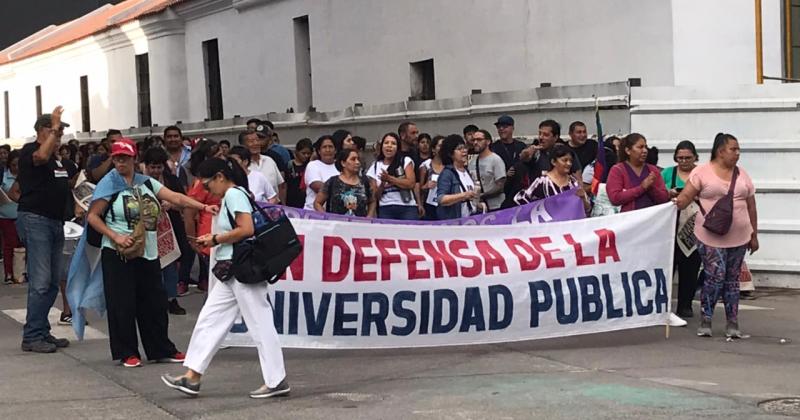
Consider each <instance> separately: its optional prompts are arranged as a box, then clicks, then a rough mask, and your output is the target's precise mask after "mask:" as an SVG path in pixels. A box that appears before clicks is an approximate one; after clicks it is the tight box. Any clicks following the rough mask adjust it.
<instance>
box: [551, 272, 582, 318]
mask: <svg viewBox="0 0 800 420" xmlns="http://www.w3.org/2000/svg"><path fill="white" fill-rule="evenodd" d="M562 288H563V286H562V285H561V279H556V280H554V281H553V291H554V292H555V294H556V319H558V323H559V324H561V325H564V324H574V323H575V321H577V320H578V310H579V309H578V288H577V287H576V286H575V279H574V278H572V277H570V278H568V279H567V288H569V313H566V311H565V309H564V301H565V299H564V291H563V289H562Z"/></svg>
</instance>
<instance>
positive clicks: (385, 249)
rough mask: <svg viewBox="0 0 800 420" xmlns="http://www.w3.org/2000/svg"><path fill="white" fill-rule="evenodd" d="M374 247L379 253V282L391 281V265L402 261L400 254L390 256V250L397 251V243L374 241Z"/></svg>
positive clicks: (386, 240)
mask: <svg viewBox="0 0 800 420" xmlns="http://www.w3.org/2000/svg"><path fill="white" fill-rule="evenodd" d="M375 246H376V247H377V248H378V252H380V253H381V280H384V281H386V280H391V279H392V264H397V263H399V262H400V261H402V258H400V254H392V253H390V252H389V250H390V249H397V243H396V242H395V241H393V240H391V239H376V240H375Z"/></svg>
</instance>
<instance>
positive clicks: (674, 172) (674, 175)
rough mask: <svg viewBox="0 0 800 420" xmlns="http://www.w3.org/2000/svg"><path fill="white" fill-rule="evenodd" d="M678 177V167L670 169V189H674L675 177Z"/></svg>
mask: <svg viewBox="0 0 800 420" xmlns="http://www.w3.org/2000/svg"><path fill="white" fill-rule="evenodd" d="M676 176H678V167H677V166H675V167H673V168H672V181H670V185H671V187H670V188H675V177H676Z"/></svg>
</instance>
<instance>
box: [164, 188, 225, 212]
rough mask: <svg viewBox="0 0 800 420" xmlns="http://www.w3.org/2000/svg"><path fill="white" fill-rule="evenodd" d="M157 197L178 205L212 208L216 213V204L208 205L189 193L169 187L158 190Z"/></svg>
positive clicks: (197, 208) (203, 208)
mask: <svg viewBox="0 0 800 420" xmlns="http://www.w3.org/2000/svg"><path fill="white" fill-rule="evenodd" d="M156 197H158V199H159V200H164V201H167V202H170V203H172V204H174V205H176V206H178V207H181V208H192V209H195V210H198V211H199V210H210V211H211V213H214V208H215V207H216V206H206V205H205V204H203V203H201V202H199V201H197V200H195V199H194V198H192V197H189V196H188V195H183V194H178V193H176V192H175V191H172V190H171V189H169V188H167V187H161V189H160V190H158V194H156ZM207 208H208V209H207Z"/></svg>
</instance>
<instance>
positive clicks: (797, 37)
mask: <svg viewBox="0 0 800 420" xmlns="http://www.w3.org/2000/svg"><path fill="white" fill-rule="evenodd" d="M786 7H787V9H788V10H785V13H786V40H785V41H784V42H785V43H786V77H788V78H791V79H800V0H789V1H787V2H786Z"/></svg>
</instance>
